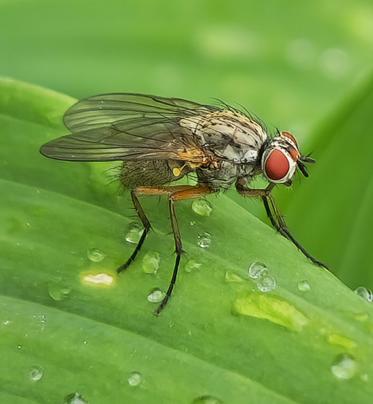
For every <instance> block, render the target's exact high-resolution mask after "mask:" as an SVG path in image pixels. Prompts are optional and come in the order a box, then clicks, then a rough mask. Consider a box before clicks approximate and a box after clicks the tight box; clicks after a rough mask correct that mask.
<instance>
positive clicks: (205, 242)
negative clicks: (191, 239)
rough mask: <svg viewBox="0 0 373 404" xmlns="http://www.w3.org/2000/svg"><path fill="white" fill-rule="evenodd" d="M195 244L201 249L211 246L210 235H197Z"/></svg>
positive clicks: (204, 233) (205, 233)
mask: <svg viewBox="0 0 373 404" xmlns="http://www.w3.org/2000/svg"><path fill="white" fill-rule="evenodd" d="M197 244H198V246H199V247H201V248H209V247H210V245H211V234H210V233H207V232H203V233H200V234H198V236H197Z"/></svg>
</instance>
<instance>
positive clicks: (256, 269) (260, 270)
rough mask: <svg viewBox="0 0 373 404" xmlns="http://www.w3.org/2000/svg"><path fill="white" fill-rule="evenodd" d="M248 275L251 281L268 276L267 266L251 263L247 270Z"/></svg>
mask: <svg viewBox="0 0 373 404" xmlns="http://www.w3.org/2000/svg"><path fill="white" fill-rule="evenodd" d="M248 273H249V277H250V278H251V279H259V278H260V277H262V276H264V275H267V274H268V269H267V266H266V265H265V264H263V263H261V262H253V263H252V264H251V265H250V267H249V269H248Z"/></svg>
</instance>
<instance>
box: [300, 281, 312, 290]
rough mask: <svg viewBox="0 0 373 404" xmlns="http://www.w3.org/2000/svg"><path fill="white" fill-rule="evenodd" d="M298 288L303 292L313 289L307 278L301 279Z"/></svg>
mask: <svg viewBox="0 0 373 404" xmlns="http://www.w3.org/2000/svg"><path fill="white" fill-rule="evenodd" d="M298 290H300V291H301V292H308V291H309V290H311V285H310V284H309V282H308V281H306V280H304V281H299V282H298Z"/></svg>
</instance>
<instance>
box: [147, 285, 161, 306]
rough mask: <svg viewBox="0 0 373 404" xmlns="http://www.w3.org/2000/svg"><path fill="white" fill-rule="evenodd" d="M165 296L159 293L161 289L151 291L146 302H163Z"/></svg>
mask: <svg viewBox="0 0 373 404" xmlns="http://www.w3.org/2000/svg"><path fill="white" fill-rule="evenodd" d="M164 296H165V294H164V292H162V291H161V289H158V288H156V289H153V290H152V291H151V292H150V293H149V294H148V298H147V299H148V302H150V303H159V302H161V301H162V300H163V298H164Z"/></svg>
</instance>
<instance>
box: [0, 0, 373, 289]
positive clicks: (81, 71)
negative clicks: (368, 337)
mask: <svg viewBox="0 0 373 404" xmlns="http://www.w3.org/2000/svg"><path fill="white" fill-rule="evenodd" d="M372 21H373V7H372V2H371V1H364V0H359V1H352V0H350V1H346V0H345V1H328V2H324V1H321V0H318V1H313V2H295V1H282V2H281V3H279V2H277V1H273V0H272V1H266V2H254V1H237V0H234V1H230V2H227V1H218V0H214V1H201V0H199V1H195V0H192V1H187V2H185V1H173V2H170V1H165V0H163V1H144V0H142V1H114V0H107V1H105V2H97V1H96V2H95V1H76V0H75V1H71V0H65V1H37V0H34V1H31V0H8V1H7V0H0V52H1V59H0V75H2V76H11V77H14V78H16V79H21V80H25V81H29V82H32V83H35V84H39V85H42V86H45V87H49V88H52V89H54V90H57V91H60V92H62V93H65V94H69V95H72V96H74V97H77V98H80V97H85V96H88V95H92V94H96V93H101V92H110V91H132V92H145V93H154V94H159V95H164V96H178V97H184V98H191V99H194V100H197V101H201V102H212V97H218V98H221V99H224V100H225V101H227V102H231V103H237V104H243V105H245V106H246V107H247V108H248V109H249V110H251V111H253V112H255V113H256V114H257V115H259V116H260V117H262V118H263V119H264V120H265V121H266V122H267V123H268V125H269V126H274V127H276V126H277V127H279V128H283V129H288V130H292V131H293V132H294V133H295V134H296V136H297V137H298V138H300V140H301V142H302V143H303V144H304V145H305V147H304V150H307V151H313V152H314V156H315V157H316V158H318V157H319V156H320V155H322V150H321V149H320V148H321V147H322V146H320V144H321V143H320V142H316V141H314V139H316V138H318V132H319V131H320V132H322V133H323V139H324V140H323V141H324V145H325V144H326V143H325V139H328V137H329V136H330V138H332V137H333V136H334V135H335V131H336V127H337V126H338V122H339V121H344V117H345V116H346V114H347V115H348V114H349V112H350V110H349V109H348V108H347V109H345V110H343V111H342V112H341V113H340V114H338V113H337V114H334V115H333V125H334V126H333V125H332V126H330V127H329V130H326V129H320V130H319V128H320V125H319V124H320V122H328V120H330V119H331V118H330V116H331V115H330V113H331V112H333V111H338V110H339V104H340V103H343V102H345V101H344V100H345V99H346V97H347V98H349V97H350V96H349V95H350V94H351V93H354V92H356V91H360V90H355V89H356V88H357V86H359V85H360V88H362V87H364V85H363V84H361V83H364V80H366V77H367V76H369V73H370V71H371V66H372V61H373V52H372V47H373V23H372ZM361 91H365V87H364V88H363V89H362V90H361ZM368 109H369V108H368V107H367V111H368ZM369 115H370V114H369V112H367V114H366V115H364V117H363V118H362V117H359V118H356V119H358V122H360V123H361V122H364V119H368V118H369ZM352 126H354V127H355V128H356V127H357V126H356V124H355V123H354V124H353V125H352ZM370 127H371V126H367V127H365V126H361V127H360V129H359V130H360V136H363V137H366V136H369V134H368V133H366V132H367V130H369V128H370ZM350 129H351V128H350ZM347 132H348V131H347ZM356 135H358V133H353V130H352V137H351V134H350V132H348V133H347V135H346V138H345V139H346V142H348V140H349V139H352V138H354V136H355V139H356ZM319 138H320V136H319ZM333 138H334V137H333ZM345 146H346V143H345ZM311 147H312V150H311ZM333 147H334V146H333ZM368 150H369V148H368V145H365V149H364V152H366V153H367V152H368ZM344 151H345V152H346V153H347V152H348V147H347V148H345V149H344ZM369 157H370V155H369V154H367V155H366V157H365V161H369ZM329 158H330V157H329ZM333 158H337V159H338V164H341V163H342V165H343V166H344V167H345V166H346V164H345V163H344V162H345V160H348V161H349V162H350V163H351V162H352V161H354V163H353V164H355V165H358V164H359V155H358V152H357V151H356V152H355V154H354V155H353V156H351V155H348V157H347V156H346V157H344V156H343V155H340V154H338V155H337V156H334V157H333ZM324 166H325V165H324ZM335 168H336V167H335V165H334V163H331V164H330V165H329V166H328V168H325V169H324V170H321V168H320V169H319V171H317V170H318V168H317V167H315V168H314V170H313V172H315V178H316V177H317V175H318V177H317V178H318V180H317V181H316V180H315V181H316V182H315V181H314V184H315V185H314V186H312V184H311V182H307V181H302V182H301V183H300V181H297V184H296V185H295V186H294V190H293V191H292V193H293V194H295V193H297V192H298V190H297V188H299V189H308V191H305V192H306V193H307V192H308V194H307V195H306V196H305V197H303V199H302V198H300V199H302V200H301V201H299V202H295V205H297V206H294V202H292V201H291V200H290V199H292V196H289V192H286V191H281V192H282V193H284V194H286V195H285V196H281V192H279V194H280V195H279V196H280V198H282V199H283V206H286V205H290V207H289V209H287V211H288V212H287V213H289V220H290V224H291V227H292V228H294V230H295V233H296V234H298V235H300V238H301V239H303V240H305V242H304V244H306V245H307V246H308V247H309V249H311V250H312V251H313V252H314V253H315V254H316V255H320V257H321V258H323V259H324V260H325V261H326V262H328V263H329V264H330V265H331V266H332V268H333V270H334V272H336V273H337V274H340V275H341V276H342V278H343V279H344V280H345V281H346V282H348V284H349V285H350V286H351V287H356V286H358V285H359V284H361V283H363V284H365V285H367V286H368V285H370V286H373V279H371V278H372V275H370V272H371V271H370V270H369V266H368V265H367V262H368V261H367V251H366V250H364V251H359V257H362V258H361V259H360V261H359V265H358V269H356V268H352V269H350V266H351V265H350V264H349V266H348V267H346V266H345V267H344V268H343V270H342V269H341V270H340V269H339V268H341V267H342V266H343V262H345V261H346V260H345V259H342V258H341V255H340V254H339V251H340V250H341V249H344V248H345V247H346V243H348V234H349V231H350V230H349V229H350V228H351V227H352V226H353V223H354V220H355V219H354V218H355V213H356V212H358V211H359V206H360V205H359V201H360V200H361V199H362V196H361V195H362V194H363V191H364V187H365V183H366V179H364V181H363V180H361V181H359V180H357V182H356V180H355V178H354V176H353V171H354V170H353V169H351V168H348V172H347V174H348V173H350V174H351V175H350V176H347V177H346V176H344V177H343V178H342V177H339V179H338V180H336V181H334V179H335V178H338V175H339V172H338V170H336V169H335ZM367 173H369V167H368V171H367ZM324 178H325V180H324ZM310 181H311V180H310ZM352 182H355V184H358V185H356V186H355V188H354V190H353V191H349V190H348V184H351V183H352ZM331 183H334V184H337V185H338V186H336V187H334V188H333V187H332V188H331V187H330V184H331ZM307 184H308V188H307ZM346 187H347V189H346ZM341 188H343V191H342V190H341ZM331 189H333V193H334V196H330V195H329V194H328V193H330V191H331ZM341 192H346V193H347V194H349V193H351V192H353V193H354V195H355V196H356V197H355V198H354V199H353V201H350V202H351V203H350V202H349V203H350V204H349V206H348V209H349V210H348V218H349V220H347V219H346V217H347V216H346V215H345V214H344V210H345V206H344V205H343V203H342V204H340V203H339V201H341V200H343V196H341V195H343V194H342V193H341ZM300 194H301V191H299V195H300ZM232 197H233V198H235V199H236V200H237V198H236V197H235V196H234V195H232ZM294 198H295V199H297V198H296V197H294ZM304 198H306V201H305V200H304ZM321 198H322V199H323V200H325V198H326V199H327V200H328V201H329V207H330V206H332V207H333V206H335V205H336V204H338V205H339V206H340V208H341V209H340V211H339V212H338V216H337V217H336V218H334V219H333V220H331V221H330V222H329V221H328V220H329V218H330V216H328V215H325V214H324V215H322V214H321V216H320V212H319V211H318V209H317V207H318V206H320V209H323V212H327V211H328V209H326V210H325V209H324V208H325V207H321V206H322V204H321V203H320V204H319V202H320V199H321ZM298 199H299V198H298ZM368 201H371V199H369V198H368ZM240 203H242V204H244V205H245V206H247V207H248V208H249V209H252V210H253V211H255V212H257V207H255V205H254V204H253V203H248V202H247V201H245V202H240ZM365 203H367V202H365ZM311 211H312V212H311ZM331 211H332V212H331V214H332V213H333V211H334V209H333V208H331ZM292 212H297V213H296V214H295V213H294V214H293V213H292ZM308 213H310V216H309V217H310V219H309V220H308V221H307V220H304V219H306V218H307V216H308ZM319 217H320V221H322V223H318V218H319ZM345 219H346V220H345ZM360 221H361V222H362V223H363V225H365V230H364V231H363V233H360V237H361V239H364V243H365V244H364V245H366V247H367V249H368V250H369V245H370V242H371V236H370V230H369V229H368V228H367V226H366V220H365V219H364V218H363V219H360ZM305 222H307V223H306V224H303V223H305ZM317 224H319V225H320V230H319V231H318V230H317V229H318V227H317ZM337 225H339V228H335V231H332V230H330V229H333V228H334V227H335V226H337ZM337 227H338V226H337ZM325 229H329V230H330V231H329V232H328V240H323V241H322V242H321V241H320V238H322V233H323V232H324V230H325ZM356 231H357V232H358V233H359V229H358V230H356V229H355V232H356ZM340 234H343V235H344V236H345V237H342V238H341V239H338V238H337V241H338V242H335V243H334V244H333V242H332V240H333V239H335V238H336V236H337V235H340ZM342 239H343V241H344V243H342V241H341V240H342ZM340 241H341V242H340ZM349 260H350V261H351V257H350V258H349ZM353 262H354V261H353V259H352V264H353ZM352 273H353V275H351V274H352Z"/></svg>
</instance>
